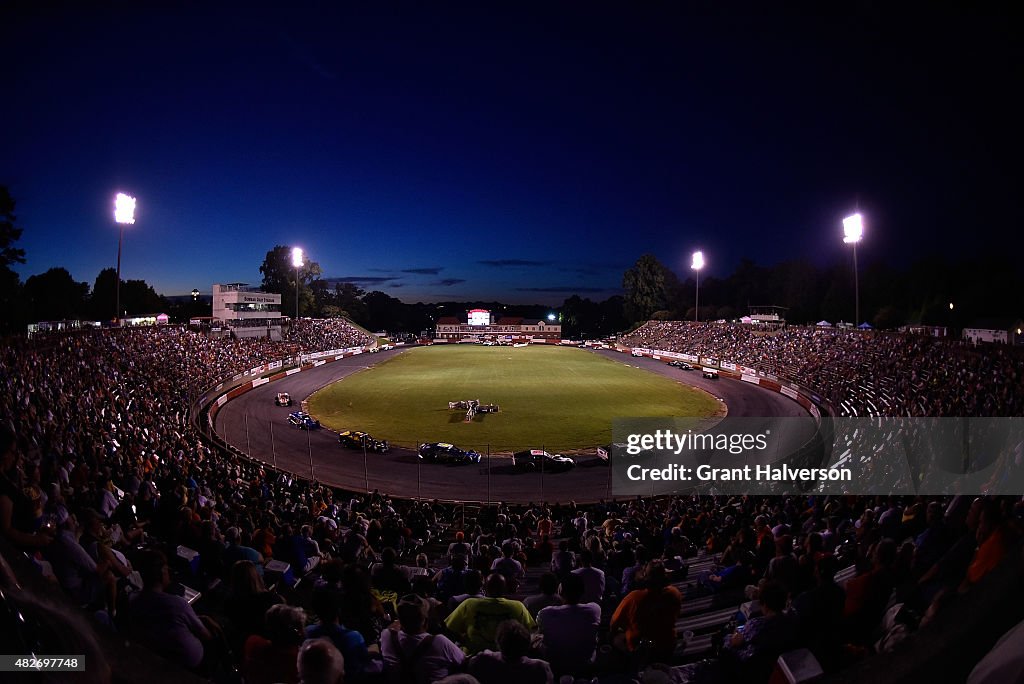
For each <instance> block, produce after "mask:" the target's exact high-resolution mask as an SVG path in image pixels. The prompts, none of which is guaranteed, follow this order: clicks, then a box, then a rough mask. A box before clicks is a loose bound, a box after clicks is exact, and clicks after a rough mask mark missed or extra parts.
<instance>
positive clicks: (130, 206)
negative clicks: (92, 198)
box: [114, 192, 135, 224]
mask: <svg viewBox="0 0 1024 684" xmlns="http://www.w3.org/2000/svg"><path fill="white" fill-rule="evenodd" d="M114 220H115V221H117V222H118V223H127V224H132V223H135V198H134V197H132V196H131V195H126V194H124V193H123V192H119V193H117V197H115V198H114Z"/></svg>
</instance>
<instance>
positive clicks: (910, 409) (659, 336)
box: [622, 321, 1024, 416]
mask: <svg viewBox="0 0 1024 684" xmlns="http://www.w3.org/2000/svg"><path fill="white" fill-rule="evenodd" d="M622 343H623V344H625V345H628V346H631V347H645V348H650V349H658V350H662V351H674V352H680V353H688V354H692V355H694V356H700V357H706V358H711V359H716V360H718V361H727V362H731V363H734V364H738V365H743V366H748V367H753V368H755V369H757V370H758V371H762V372H764V373H767V374H770V375H773V376H776V377H778V378H782V379H787V380H791V381H793V382H796V383H798V384H801V385H804V386H805V387H808V388H810V389H812V390H813V391H814V392H816V393H817V394H819V395H820V396H821V397H823V398H824V399H825V401H827V402H828V403H829V404H831V406H832V407H833V408H834V409H835V410H836V412H837V415H847V416H850V415H852V416H865V415H874V416H1020V415H1022V414H1024V393H1022V392H1020V391H1019V390H1020V387H1021V386H1022V384H1024V353H1022V351H1021V350H1020V349H1014V348H1011V347H1007V346H1005V345H989V346H980V347H974V346H968V345H964V344H961V343H959V342H956V341H949V340H943V339H938V338H933V337H927V336H922V335H915V334H903V333H888V332H886V333H881V332H864V331H856V330H844V329H839V328H824V327H797V326H788V327H785V328H781V329H779V330H776V331H766V330H763V329H759V328H756V327H754V326H750V325H736V324H728V323H701V324H696V323H687V322H681V321H649V322H648V323H646V324H644V325H642V326H641V327H640V328H638V329H637V330H635V331H634V332H632V333H630V334H629V335H627V336H625V337H624V338H623V339H622Z"/></svg>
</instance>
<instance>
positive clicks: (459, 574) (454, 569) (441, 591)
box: [433, 554, 468, 603]
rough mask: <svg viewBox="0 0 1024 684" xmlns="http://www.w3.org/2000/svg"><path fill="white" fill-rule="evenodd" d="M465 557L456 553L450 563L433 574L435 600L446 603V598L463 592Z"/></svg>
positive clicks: (465, 571)
mask: <svg viewBox="0 0 1024 684" xmlns="http://www.w3.org/2000/svg"><path fill="white" fill-rule="evenodd" d="M467 572H468V570H466V557H465V556H462V555H459V554H456V555H455V556H454V557H453V558H452V561H451V565H449V566H448V567H447V568H444V569H443V570H439V571H438V572H437V573H436V574H435V575H434V579H433V581H434V586H435V587H437V591H436V596H437V600H439V601H441V602H442V603H448V600H449V599H450V598H451V597H452V596H455V595H457V594H463V593H465V591H466V589H465V577H466V573H467Z"/></svg>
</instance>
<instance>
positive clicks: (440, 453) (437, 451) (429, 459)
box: [419, 442, 480, 465]
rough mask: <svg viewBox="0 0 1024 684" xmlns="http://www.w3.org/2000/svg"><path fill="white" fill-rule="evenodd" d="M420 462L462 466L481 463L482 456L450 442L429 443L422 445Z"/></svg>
mask: <svg viewBox="0 0 1024 684" xmlns="http://www.w3.org/2000/svg"><path fill="white" fill-rule="evenodd" d="M419 456H420V460H421V461H423V462H425V463H452V464H456V465H462V464H465V463H479V462H480V454H479V453H477V452H476V451H466V450H465V449H460V448H459V447H457V446H455V445H454V444H449V443H448V442H429V443H426V444H420V450H419Z"/></svg>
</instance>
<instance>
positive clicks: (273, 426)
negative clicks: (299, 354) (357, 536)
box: [216, 349, 815, 503]
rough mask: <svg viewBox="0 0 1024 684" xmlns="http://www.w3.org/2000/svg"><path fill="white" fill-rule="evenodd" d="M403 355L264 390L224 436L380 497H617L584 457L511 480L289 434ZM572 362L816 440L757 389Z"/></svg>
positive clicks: (503, 470) (492, 467)
mask: <svg viewBox="0 0 1024 684" xmlns="http://www.w3.org/2000/svg"><path fill="white" fill-rule="evenodd" d="M404 352H405V350H403V349H396V350H393V351H385V352H380V353H378V354H359V355H357V356H351V357H348V358H344V359H339V360H337V361H335V362H333V363H328V364H324V365H323V366H318V367H317V368H314V369H311V370H306V371H303V372H301V373H296V374H294V375H290V376H288V377H286V378H282V379H281V380H278V381H276V382H272V383H268V384H266V385H262V386H260V387H257V388H255V389H253V390H251V391H249V392H247V393H245V394H243V395H241V396H240V397H238V398H236V399H234V400H233V401H230V402H228V403H227V404H225V405H224V407H223V408H222V409H221V410H220V412H219V413H218V415H217V423H216V430H217V434H219V435H220V436H221V437H222V438H224V439H225V441H228V442H229V443H231V444H233V445H234V446H235V447H236V448H237V449H239V450H240V451H242V452H243V453H247V454H250V455H251V456H252V458H254V459H256V460H260V461H264V462H266V463H270V464H276V466H277V467H278V468H281V469H282V470H286V471H290V472H294V473H296V474H298V475H299V476H301V477H309V476H310V465H311V463H312V472H313V473H314V474H315V477H316V479H317V480H319V481H320V482H324V483H326V484H329V485H332V486H336V487H342V488H344V489H348V490H351V491H369V490H373V489H379V490H380V491H381V492H384V493H387V494H391V495H394V496H401V497H410V498H427V499H448V500H457V501H482V502H492V501H508V502H520V503H527V502H531V501H537V502H539V501H548V502H551V503H554V502H563V503H564V502H567V501H570V500H571V501H577V502H585V501H596V500H598V499H606V498H611V477H610V475H611V469H610V468H609V467H608V466H607V465H606V464H605V463H604V462H603V461H601V460H600V459H598V458H597V457H596V456H581V457H578V458H577V466H576V468H575V469H573V470H572V471H570V472H567V473H546V474H541V473H517V472H514V471H513V469H512V467H511V461H510V460H509V459H508V458H507V457H501V456H494V457H491V458H490V459H489V460H488V459H487V458H486V457H485V460H484V461H482V462H481V463H480V464H479V465H471V466H446V465H435V464H421V463H420V460H419V458H418V457H417V455H416V452H415V451H413V450H407V449H398V448H395V449H392V450H391V452H390V453H387V454H376V453H372V452H371V453H369V454H368V455H367V457H366V458H365V459H364V457H363V454H362V453H360V452H358V451H353V450H349V449H346V448H343V447H341V446H340V445H339V444H338V439H337V435H336V434H335V433H334V432H332V431H330V430H325V429H322V430H311V431H306V430H298V429H295V428H292V427H291V426H289V425H288V420H287V418H288V413H289V412H291V411H294V410H296V409H297V405H298V403H299V402H300V401H302V400H304V399H305V398H306V397H308V396H309V395H310V394H312V393H313V392H315V391H316V390H318V389H320V388H321V387H324V386H326V385H329V384H331V383H333V382H335V381H337V380H340V379H342V378H344V377H346V376H348V375H350V374H352V373H355V372H357V371H359V370H362V369H364V368H366V367H367V366H370V365H374V364H375V363H378V362H379V361H383V360H384V359H385V358H388V357H389V356H391V355H393V354H401V353H404ZM565 353H567V354H574V353H575V354H585V353H594V354H602V355H604V356H607V357H608V358H611V359H614V360H616V361H620V362H622V363H625V364H628V365H632V366H637V367H639V368H644V369H647V370H650V371H652V372H655V373H658V374H661V375H665V376H668V377H671V378H673V379H675V380H679V381H682V382H685V383H686V384H688V385H692V386H694V387H697V388H700V389H703V390H706V391H707V392H709V393H710V394H712V395H714V396H715V397H718V398H719V399H721V400H722V401H724V402H725V404H726V406H727V407H728V409H729V416H730V417H733V416H741V417H802V418H805V419H806V420H805V421H801V425H800V429H799V430H797V431H795V435H796V441H795V442H794V444H793V445H792V446H793V447H794V448H795V447H797V446H799V445H800V444H803V443H804V442H806V441H807V440H809V439H810V438H811V436H812V435H813V434H814V430H815V424H814V419H813V418H811V417H810V415H808V414H807V412H806V411H804V410H803V408H801V407H800V406H799V405H798V404H797V403H796V402H794V401H791V400H790V399H788V398H786V397H785V396H783V395H781V394H777V393H775V392H771V391H769V390H766V389H763V388H760V387H757V386H755V385H751V384H748V383H745V382H740V381H738V380H731V379H724V378H723V379H719V380H708V379H706V378H703V377H702V376H701V375H700V373H699V372H695V371H680V370H678V369H676V368H672V367H670V366H668V365H667V364H665V363H663V362H661V361H656V360H654V359H649V358H639V357H632V356H629V355H628V354H621V353H619V352H614V351H588V350H579V349H566V350H565ZM278 392H288V393H290V394H291V396H292V400H293V401H294V402H295V404H296V406H293V407H291V408H287V407H281V406H277V405H275V403H274V396H275V395H276V394H277V393H278ZM624 408H627V407H624ZM624 415H626V414H625V413H624ZM804 422H805V423H806V428H805V427H804V425H803V423H804ZM352 427H353V429H358V428H359V426H357V425H356V426H352ZM525 429H526V428H525V426H524V430H525ZM375 436H377V437H381V438H386V437H387V435H375ZM271 437H273V439H272V438H271ZM595 446H596V445H595Z"/></svg>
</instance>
